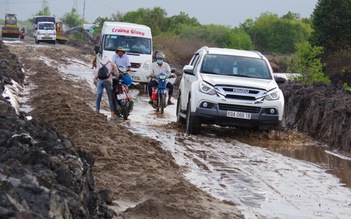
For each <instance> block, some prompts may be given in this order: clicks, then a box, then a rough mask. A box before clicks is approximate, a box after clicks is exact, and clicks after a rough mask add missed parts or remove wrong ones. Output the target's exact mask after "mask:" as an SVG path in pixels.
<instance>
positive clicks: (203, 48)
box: [200, 46, 210, 53]
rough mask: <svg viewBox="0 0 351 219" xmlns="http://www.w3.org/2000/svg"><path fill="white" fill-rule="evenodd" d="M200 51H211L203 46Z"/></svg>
mask: <svg viewBox="0 0 351 219" xmlns="http://www.w3.org/2000/svg"><path fill="white" fill-rule="evenodd" d="M200 50H205V51H206V52H207V53H208V52H209V51H210V49H209V48H208V46H203V47H201V48H200Z"/></svg>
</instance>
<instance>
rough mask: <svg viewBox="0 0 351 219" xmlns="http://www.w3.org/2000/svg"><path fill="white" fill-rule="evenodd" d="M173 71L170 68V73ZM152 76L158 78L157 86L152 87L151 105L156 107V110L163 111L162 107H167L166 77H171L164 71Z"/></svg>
mask: <svg viewBox="0 0 351 219" xmlns="http://www.w3.org/2000/svg"><path fill="white" fill-rule="evenodd" d="M173 72H174V71H173V70H172V73H173ZM152 78H154V79H156V80H158V86H157V87H156V86H155V87H152V96H151V98H152V100H153V103H152V107H153V108H154V109H156V111H157V112H159V111H160V112H161V113H163V112H164V109H165V108H166V107H167V100H168V90H167V89H166V86H167V78H171V76H167V74H166V73H163V72H161V73H160V74H159V75H155V76H153V77H152Z"/></svg>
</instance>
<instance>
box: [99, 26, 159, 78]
mask: <svg viewBox="0 0 351 219" xmlns="http://www.w3.org/2000/svg"><path fill="white" fill-rule="evenodd" d="M137 45H139V46H137ZM119 46H122V47H123V48H124V50H125V51H126V53H127V54H128V56H129V60H130V63H131V68H132V72H131V73H130V74H131V76H132V78H133V81H134V82H139V83H147V82H148V78H147V76H148V74H149V71H150V67H151V63H152V53H153V52H152V34H151V29H150V27H148V26H145V25H140V24H133V23H125V22H107V21H105V22H104V24H103V27H102V30H101V37H100V44H99V48H98V53H97V63H99V62H100V60H103V59H104V58H105V57H109V58H111V59H112V56H113V55H114V54H115V52H116V49H117V48H118V47H119Z"/></svg>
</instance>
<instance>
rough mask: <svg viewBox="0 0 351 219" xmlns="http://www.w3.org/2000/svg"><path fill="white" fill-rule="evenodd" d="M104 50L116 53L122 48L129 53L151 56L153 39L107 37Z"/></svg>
mask: <svg viewBox="0 0 351 219" xmlns="http://www.w3.org/2000/svg"><path fill="white" fill-rule="evenodd" d="M103 46H104V49H105V50H110V51H116V49H117V48H118V47H119V46H122V47H123V48H124V49H125V50H126V52H128V53H140V54H151V47H152V45H151V39H148V38H143V37H129V36H119V35H105V38H104V45H103Z"/></svg>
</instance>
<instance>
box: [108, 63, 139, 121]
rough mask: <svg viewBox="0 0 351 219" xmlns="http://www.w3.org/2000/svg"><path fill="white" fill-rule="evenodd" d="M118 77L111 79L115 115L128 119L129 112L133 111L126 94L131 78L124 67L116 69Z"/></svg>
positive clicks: (130, 101)
mask: <svg viewBox="0 0 351 219" xmlns="http://www.w3.org/2000/svg"><path fill="white" fill-rule="evenodd" d="M118 71H119V76H118V77H113V84H112V86H113V93H112V94H113V100H114V105H115V114H116V115H117V116H118V117H122V116H123V119H124V120H127V119H128V116H129V114H130V112H132V110H133V105H134V101H133V100H132V99H131V98H130V96H129V94H128V87H129V86H130V85H131V84H132V82H133V80H132V77H131V76H130V75H129V74H128V73H127V71H126V69H125V68H124V67H118Z"/></svg>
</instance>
